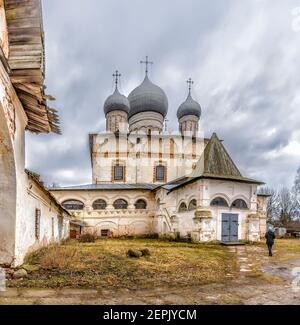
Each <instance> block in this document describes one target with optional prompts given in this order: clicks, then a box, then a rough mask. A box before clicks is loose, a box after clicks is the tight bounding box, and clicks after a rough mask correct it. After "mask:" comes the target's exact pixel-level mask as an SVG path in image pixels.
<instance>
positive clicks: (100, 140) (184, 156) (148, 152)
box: [91, 133, 204, 184]
mask: <svg viewBox="0 0 300 325" xmlns="http://www.w3.org/2000/svg"><path fill="white" fill-rule="evenodd" d="M171 141H173V143H172V145H171ZM91 149H92V152H91V156H92V166H93V168H92V169H93V170H92V172H93V183H107V182H113V179H112V178H113V177H112V170H113V165H114V164H115V163H116V161H117V160H119V162H120V163H121V164H123V165H124V166H126V179H125V182H126V183H130V184H136V183H149V184H153V183H156V180H155V179H154V170H155V166H157V165H158V164H160V163H161V164H162V165H164V166H166V167H167V172H166V179H165V182H169V181H171V180H174V179H176V178H178V177H181V176H184V175H187V174H189V173H191V172H192V170H193V166H194V165H195V164H196V163H197V161H198V160H199V158H200V156H201V154H202V152H203V149H204V141H203V138H201V137H199V138H197V139H196V143H195V144H193V140H192V137H190V136H186V137H182V136H181V135H159V136H158V135H153V136H152V137H151V139H150V138H149V137H147V135H146V134H145V133H141V134H130V135H127V133H125V134H122V133H121V134H120V136H119V139H118V140H117V138H116V137H115V135H114V134H113V133H105V134H95V135H93V136H92V148H91ZM165 182H160V183H165ZM160 183H159V182H157V184H160Z"/></svg>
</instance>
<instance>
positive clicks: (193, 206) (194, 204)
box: [189, 199, 197, 211]
mask: <svg viewBox="0 0 300 325" xmlns="http://www.w3.org/2000/svg"><path fill="white" fill-rule="evenodd" d="M196 209H197V200H195V199H193V200H192V201H191V202H190V203H189V211H193V210H196Z"/></svg>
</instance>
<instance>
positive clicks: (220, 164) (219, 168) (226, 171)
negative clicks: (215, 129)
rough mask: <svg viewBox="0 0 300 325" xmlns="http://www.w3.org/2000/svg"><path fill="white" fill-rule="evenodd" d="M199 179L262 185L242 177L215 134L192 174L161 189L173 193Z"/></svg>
mask: <svg viewBox="0 0 300 325" xmlns="http://www.w3.org/2000/svg"><path fill="white" fill-rule="evenodd" d="M199 178H210V179H222V180H228V181H237V182H243V183H251V184H258V185H262V184H264V183H263V182H260V181H257V180H255V179H251V178H246V177H243V176H242V174H241V173H240V171H239V170H238V168H237V166H236V165H235V164H234V162H233V160H232V159H231V157H230V155H229V154H228V152H227V151H226V149H225V147H224V146H223V144H222V142H221V141H220V140H219V138H218V136H217V134H216V133H214V134H213V135H212V137H211V139H210V140H209V142H208V144H207V145H206V147H205V149H204V151H203V153H202V155H201V157H200V159H199V161H198V162H197V165H196V167H195V169H194V170H193V172H192V173H191V174H190V175H187V177H186V178H182V181H179V182H176V184H175V183H174V182H170V183H169V184H166V185H165V186H163V187H165V188H168V189H170V191H173V190H175V189H177V188H179V187H182V186H184V185H186V184H188V183H191V182H193V181H195V180H197V179H199Z"/></svg>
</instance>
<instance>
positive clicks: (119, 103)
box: [104, 87, 130, 115]
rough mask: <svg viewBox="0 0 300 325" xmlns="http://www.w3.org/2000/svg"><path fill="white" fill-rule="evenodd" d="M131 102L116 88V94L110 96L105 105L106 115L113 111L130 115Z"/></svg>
mask: <svg viewBox="0 0 300 325" xmlns="http://www.w3.org/2000/svg"><path fill="white" fill-rule="evenodd" d="M129 108H130V105H129V101H128V99H127V97H126V96H124V95H122V94H121V93H120V92H119V90H118V87H116V89H115V91H114V93H113V94H112V95H110V96H109V97H108V98H107V99H106V101H105V103H104V113H105V115H107V114H108V113H110V112H112V111H123V112H126V113H127V114H128V113H129Z"/></svg>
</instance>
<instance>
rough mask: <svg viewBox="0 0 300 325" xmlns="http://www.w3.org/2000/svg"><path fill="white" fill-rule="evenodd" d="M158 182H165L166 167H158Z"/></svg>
mask: <svg viewBox="0 0 300 325" xmlns="http://www.w3.org/2000/svg"><path fill="white" fill-rule="evenodd" d="M156 181H157V182H164V181H165V166H161V165H160V166H156Z"/></svg>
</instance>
